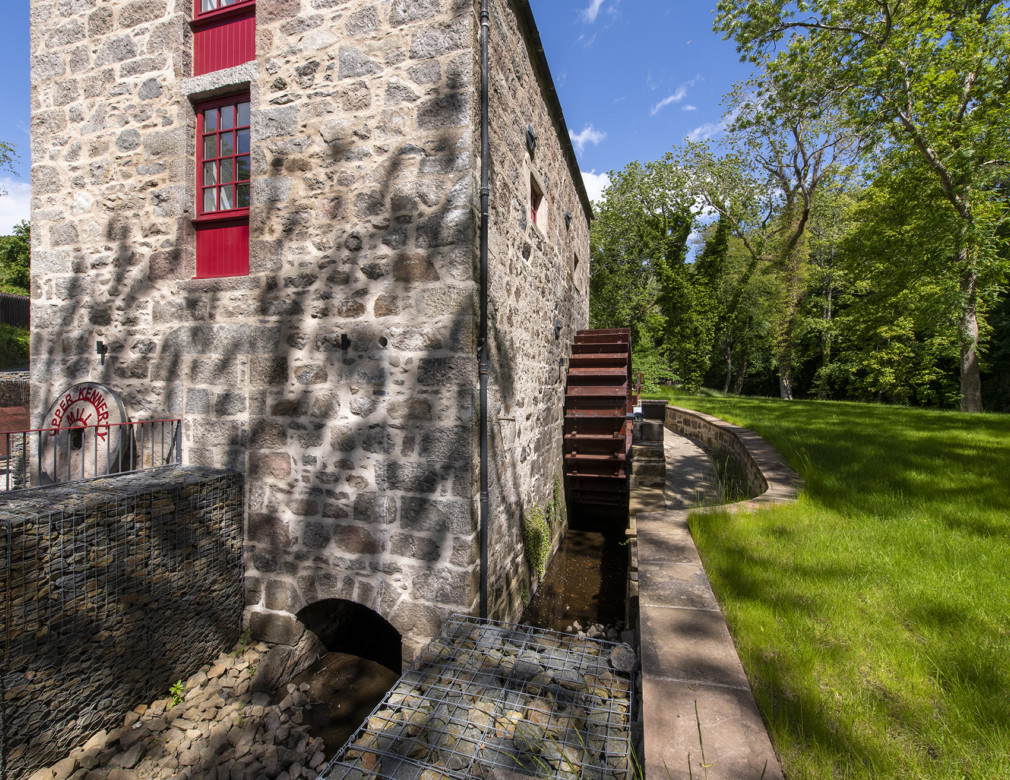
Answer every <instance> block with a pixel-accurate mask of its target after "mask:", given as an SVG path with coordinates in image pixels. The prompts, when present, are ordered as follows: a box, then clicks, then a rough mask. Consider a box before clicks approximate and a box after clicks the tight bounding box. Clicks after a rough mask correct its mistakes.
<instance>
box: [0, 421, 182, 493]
mask: <svg viewBox="0 0 1010 780" xmlns="http://www.w3.org/2000/svg"><path fill="white" fill-rule="evenodd" d="M0 443H2V444H3V445H4V450H3V453H2V454H0V492H6V491H11V490H22V489H24V488H29V487H47V486H51V485H59V484H63V483H66V482H77V481H81V480H86V479H93V478H95V477H103V476H107V475H109V474H128V473H131V472H134V471H145V470H148V469H152V468H159V467H160V466H166V465H169V464H173V463H175V464H180V463H182V420H178V419H173V420H149V421H143V422H125V423H101V424H98V425H76V426H72V427H65V428H36V429H33V430H28V431H0Z"/></svg>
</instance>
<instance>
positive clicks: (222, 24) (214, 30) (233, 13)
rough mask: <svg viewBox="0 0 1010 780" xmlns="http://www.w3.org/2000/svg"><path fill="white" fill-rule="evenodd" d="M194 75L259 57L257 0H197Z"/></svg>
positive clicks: (194, 18)
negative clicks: (257, 45) (257, 53)
mask: <svg viewBox="0 0 1010 780" xmlns="http://www.w3.org/2000/svg"><path fill="white" fill-rule="evenodd" d="M195 2H196V8H195V13H194V15H193V21H192V23H191V25H192V27H193V75H194V76H202V75H203V74H204V73H212V72H213V71H215V70H223V69H224V68H231V67H234V66H235V65H241V64H242V63H243V62H249V61H250V60H254V59H256V3H255V0H195Z"/></svg>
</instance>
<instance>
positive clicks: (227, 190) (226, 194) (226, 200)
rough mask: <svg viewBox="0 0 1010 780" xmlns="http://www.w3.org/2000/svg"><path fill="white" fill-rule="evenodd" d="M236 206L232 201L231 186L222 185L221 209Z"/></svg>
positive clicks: (224, 209)
mask: <svg viewBox="0 0 1010 780" xmlns="http://www.w3.org/2000/svg"><path fill="white" fill-rule="evenodd" d="M231 208H235V207H234V206H233V205H232V202H231V187H221V211H226V210H227V209H231Z"/></svg>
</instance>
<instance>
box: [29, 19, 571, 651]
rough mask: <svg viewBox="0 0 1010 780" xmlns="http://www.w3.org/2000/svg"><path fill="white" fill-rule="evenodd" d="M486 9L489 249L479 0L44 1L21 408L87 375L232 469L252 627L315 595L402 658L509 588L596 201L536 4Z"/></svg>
mask: <svg viewBox="0 0 1010 780" xmlns="http://www.w3.org/2000/svg"><path fill="white" fill-rule="evenodd" d="M485 3H486V6H487V7H486V12H485V13H486V16H485V17H484V18H486V20H487V25H486V35H487V41H488V57H487V61H488V63H489V65H488V73H487V76H488V82H487V83H488V88H487V93H486V98H487V101H486V103H487V107H488V108H487V112H488V113H487V119H488V122H487V125H488V127H489V137H488V148H489V157H488V165H487V168H486V173H487V178H488V186H489V190H488V193H489V194H488V200H489V204H488V217H487V239H486V243H485V242H484V241H483V240H482V230H481V226H482V173H483V172H484V171H482V157H483V155H482V113H483V111H482V107H483V104H484V101H483V100H482V96H483V95H482V93H483V89H482V84H483V79H482V76H483V67H482V64H483V58H482V38H483V35H484V32H483V29H482V11H484V10H485V9H483V8H482V2H481V0H195V2H194V0H31V47H32V226H33V230H32V241H33V247H32V274H33V276H32V344H31V353H32V422H33V425H40V424H42V423H43V422H44V421H43V420H42V416H43V415H44V413H45V411H46V409H47V408H48V407H49V406H50V404H51V403H52V402H53V400H54V398H56V397H57V396H58V394H59V393H60V391H61V390H62V389H64V388H66V387H68V386H70V385H72V384H74V383H77V382H84V381H91V382H100V383H104V384H106V385H108V386H109V387H111V388H112V389H113V390H115V392H116V393H117V394H118V395H119V396H120V397H121V398H122V399H123V401H124V403H125V405H126V408H127V410H128V413H129V415H130V417H131V418H133V419H141V420H143V419H164V418H181V419H182V420H183V421H184V422H183V449H182V451H183V463H184V464H191V465H199V466H213V467H217V468H227V469H234V470H237V471H239V472H242V473H243V474H244V475H245V498H244V504H245V506H244V510H245V548H244V566H245V572H246V578H245V582H246V604H247V608H246V616H247V619H248V621H249V625H250V626H251V628H252V629H253V631H254V633H255V634H257V635H259V636H263V637H265V638H272V639H283V638H284V637H285V636H286V635H287V633H288V632H289V631H290V630H291V628H292V625H293V623H294V621H296V616H297V615H299V614H300V613H302V612H303V611H304V610H305V609H307V608H311V607H312V605H314V604H318V603H320V602H323V601H326V600H331V599H332V600H336V602H334V603H346V604H353V605H358V607H357V608H360V607H364V608H367V609H368V610H371V611H372V612H374V613H377V614H378V615H379V616H381V617H382V618H383V619H384V620H385V621H388V623H390V624H391V625H392V626H393V627H394V628H395V629H396V630H397V631H398V632H399V633H400V635H401V636H402V639H403V650H404V653H405V654H406V655H412V654H413V653H414V652H415V651H416V649H417V648H418V647H419V646H420V644H421V643H423V642H424V641H425V640H426V639H427V638H428V637H430V636H432V635H433V634H434V633H435V632H436V631H437V630H438V627H439V626H440V624H441V622H442V621H443V620H444V619H445V617H447V616H448V615H449V614H450V613H452V612H457V611H458V612H467V613H476V612H478V611H479V610H480V607H481V583H482V580H483V579H484V578H486V594H487V604H486V606H487V613H488V615H489V616H490V617H494V618H503V619H515V618H517V617H518V615H519V613H520V612H521V610H522V607H523V601H524V599H526V598H528V595H529V590H530V589H531V582H530V579H529V572H528V567H527V565H526V563H525V562H524V558H523V542H522V532H521V519H522V517H523V514H524V512H528V511H529V510H530V508H531V507H532V506H533V505H534V504H540V505H546V504H547V503H548V502H549V501H550V500H551V499H552V495H553V492H554V484H555V481H556V480H557V479H559V478H563V455H562V449H563V444H562V438H563V432H562V416H563V406H564V386H565V375H566V371H567V364H568V359H569V357H570V353H571V343H572V338H573V335H574V333H575V331H576V330H577V329H580V328H584V327H586V326H587V320H588V273H589V267H588V266H589V220H590V217H591V212H590V205H589V201H588V198H587V196H586V192H585V189H584V187H583V184H582V180H581V177H580V175H579V171H578V165H577V162H576V159H575V155H574V152H573V149H572V146H571V142H570V140H569V135H568V131H567V129H566V126H565V122H564V118H563V116H562V112H561V108H560V106H559V103H558V98H557V95H556V93H555V91H554V88H553V83H552V79H551V76H550V72H549V70H548V67H547V62H546V59H545V57H544V54H543V51H542V48H541V44H540V40H539V36H538V34H537V30H536V26H535V23H534V20H533V16H532V13H531V11H530V7H529V4H528V2H526V0H485ZM482 249H486V266H487V267H486V273H482V255H483V254H484V252H482ZM482 283H484V284H486V294H487V306H486V308H485V307H484V306H483V305H482V294H481V291H482ZM485 317H486V331H487V341H486V345H487V350H488V374H487V376H488V379H487V384H488V391H487V399H488V400H487V413H486V415H483V416H482V414H481V391H480V386H481V381H480V373H481V372H480V363H481V361H480V352H481V346H482V344H481V334H482V332H483V327H484V325H483V324H482V323H483V321H484V318H485ZM102 345H104V347H105V348H106V350H107V351H106V352H105V353H104V354H102V353H101V352H100V351H99V350H100V348H101V347H102ZM484 428H486V431H487V437H488V439H487V440H488V457H487V459H486V462H487V470H486V473H487V479H488V502H487V504H488V505H487V513H486V516H487V526H486V527H487V528H488V529H489V530H488V547H487V555H486V559H487V564H486V567H482V563H481V560H482V556H481V532H480V529H481V518H482V514H483V513H482V511H481V479H480V474H481V446H480V441H481V431H482V429H484Z"/></svg>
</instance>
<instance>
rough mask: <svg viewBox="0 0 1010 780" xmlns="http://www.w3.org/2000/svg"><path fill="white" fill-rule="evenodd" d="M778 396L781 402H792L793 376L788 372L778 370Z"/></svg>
mask: <svg viewBox="0 0 1010 780" xmlns="http://www.w3.org/2000/svg"><path fill="white" fill-rule="evenodd" d="M779 396H780V397H781V398H782V400H783V401H792V400H793V375H792V372H790V371H788V370H784V369H779Z"/></svg>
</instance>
